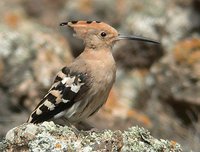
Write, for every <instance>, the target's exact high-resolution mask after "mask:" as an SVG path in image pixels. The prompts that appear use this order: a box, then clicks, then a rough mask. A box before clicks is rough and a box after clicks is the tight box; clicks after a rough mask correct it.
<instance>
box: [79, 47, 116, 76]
mask: <svg viewBox="0 0 200 152" xmlns="http://www.w3.org/2000/svg"><path fill="white" fill-rule="evenodd" d="M80 58H81V59H83V60H84V61H85V62H86V63H87V64H88V65H90V66H91V67H94V68H97V69H99V70H104V71H110V70H111V71H113V72H115V70H116V66H115V60H114V58H113V55H112V52H111V48H104V49H99V50H94V49H88V48H85V50H84V51H83V53H81V55H80Z"/></svg>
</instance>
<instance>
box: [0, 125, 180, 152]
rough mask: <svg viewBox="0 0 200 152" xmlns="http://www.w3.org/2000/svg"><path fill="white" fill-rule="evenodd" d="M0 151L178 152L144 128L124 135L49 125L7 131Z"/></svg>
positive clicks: (131, 130) (174, 144)
mask: <svg viewBox="0 0 200 152" xmlns="http://www.w3.org/2000/svg"><path fill="white" fill-rule="evenodd" d="M0 150H1V151H16V150H17V151H88V152H90V151H135V152H137V151H138V152H139V151H172V152H181V151H182V149H181V146H180V145H179V144H178V143H176V142H174V141H167V140H163V139H160V140H158V139H156V138H154V137H152V136H151V135H150V133H149V132H148V131H147V130H145V129H144V128H140V127H137V126H136V127H131V128H129V129H128V130H127V131H123V132H121V131H119V130H116V131H111V130H103V131H98V132H95V131H87V132H85V131H80V132H79V133H77V132H76V131H75V132H74V130H73V129H72V128H69V127H67V126H60V125H56V124H54V123H53V122H43V123H41V124H37V125H34V124H27V123H25V124H22V125H20V126H18V127H15V128H13V129H11V130H10V131H8V133H7V134H6V137H5V139H4V140H3V141H2V142H0Z"/></svg>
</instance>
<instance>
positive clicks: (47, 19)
mask: <svg viewBox="0 0 200 152" xmlns="http://www.w3.org/2000/svg"><path fill="white" fill-rule="evenodd" d="M0 14H1V18H0V139H2V138H3V136H5V134H6V132H7V131H8V130H9V129H11V128H13V127H15V126H17V125H20V124H22V123H24V122H25V121H26V120H27V118H28V116H29V114H30V112H31V111H32V110H33V108H34V107H35V106H36V105H37V104H38V102H39V101H40V99H41V98H42V97H43V96H44V95H45V93H46V92H47V91H48V89H49V87H50V86H51V84H52V81H53V79H54V77H55V74H56V73H57V72H58V71H59V70H60V69H61V68H62V67H64V66H65V65H67V64H69V63H70V62H71V61H72V60H73V58H74V57H76V56H78V55H79V54H80V53H81V51H82V50H83V48H84V46H83V43H82V41H80V40H77V39H75V38H74V37H72V33H73V32H72V31H71V30H70V29H68V28H67V27H59V23H60V22H64V21H70V20H99V21H104V22H106V23H108V24H110V25H112V26H113V27H115V28H116V29H117V30H119V31H120V33H124V34H127V35H131V34H135V35H140V36H144V37H148V38H152V39H155V40H159V41H160V42H161V43H162V45H160V46H158V45H154V44H149V43H143V42H133V41H121V42H119V43H118V44H117V45H116V46H115V48H114V50H113V54H114V57H115V60H116V62H117V66H118V71H117V79H116V83H115V85H114V87H113V89H112V91H111V93H110V96H109V99H108V102H107V103H106V105H105V106H104V107H103V108H102V109H101V110H100V111H99V112H98V113H97V114H96V115H95V116H93V117H91V118H90V119H89V120H88V122H89V123H90V124H92V125H93V126H95V127H97V128H99V129H105V128H109V129H112V130H115V129H120V130H124V129H127V128H128V127H131V126H133V125H138V126H141V127H144V128H147V129H149V130H150V132H151V134H152V135H153V136H155V137H156V138H164V139H168V140H170V141H171V142H173V143H175V142H178V143H180V144H181V145H182V146H183V149H184V150H185V151H189V150H191V149H192V150H193V151H199V149H200V144H199V143H200V0H173V1H172V0H165V1H163V0H134V1H133V0H73V1H72V0H56V1H55V0H1V1H0Z"/></svg>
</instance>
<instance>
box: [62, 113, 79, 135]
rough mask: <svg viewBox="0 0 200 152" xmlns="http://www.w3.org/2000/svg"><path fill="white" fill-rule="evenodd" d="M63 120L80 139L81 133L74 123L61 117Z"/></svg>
mask: <svg viewBox="0 0 200 152" xmlns="http://www.w3.org/2000/svg"><path fill="white" fill-rule="evenodd" d="M61 119H62V120H63V121H64V122H65V123H66V124H67V126H68V127H71V128H72V130H73V132H74V133H75V134H76V136H77V137H78V135H79V134H80V131H79V130H78V129H77V128H76V127H75V126H74V125H73V124H72V123H70V122H69V120H68V119H67V118H66V117H64V116H63V117H61Z"/></svg>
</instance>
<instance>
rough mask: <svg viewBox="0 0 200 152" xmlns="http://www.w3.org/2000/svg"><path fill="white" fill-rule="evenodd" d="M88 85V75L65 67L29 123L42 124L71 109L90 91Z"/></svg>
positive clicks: (32, 114)
mask: <svg viewBox="0 0 200 152" xmlns="http://www.w3.org/2000/svg"><path fill="white" fill-rule="evenodd" d="M88 84H89V83H88V75H87V74H83V73H81V72H74V71H73V72H71V71H70V69H69V68H67V67H64V68H63V69H62V70H61V71H60V72H59V73H58V74H57V76H56V78H55V80H54V84H53V85H52V87H51V89H50V90H49V91H48V93H47V95H46V96H45V97H44V98H43V99H42V100H41V101H40V103H39V104H38V106H37V107H36V108H35V110H34V111H33V112H32V113H31V115H30V117H29V119H28V122H31V123H40V122H43V121H46V120H48V119H51V118H52V117H54V116H55V115H57V114H58V113H60V112H62V111H64V110H66V109H69V108H70V107H72V106H73V104H74V103H75V102H77V101H81V100H80V97H83V96H82V94H85V93H86V92H87V91H88V89H89V85H88ZM77 99H78V100H77Z"/></svg>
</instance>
